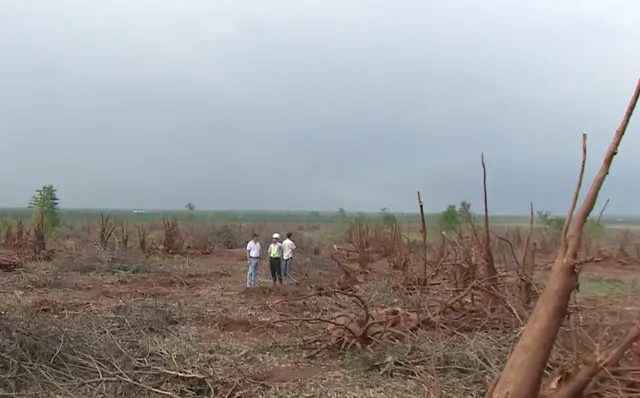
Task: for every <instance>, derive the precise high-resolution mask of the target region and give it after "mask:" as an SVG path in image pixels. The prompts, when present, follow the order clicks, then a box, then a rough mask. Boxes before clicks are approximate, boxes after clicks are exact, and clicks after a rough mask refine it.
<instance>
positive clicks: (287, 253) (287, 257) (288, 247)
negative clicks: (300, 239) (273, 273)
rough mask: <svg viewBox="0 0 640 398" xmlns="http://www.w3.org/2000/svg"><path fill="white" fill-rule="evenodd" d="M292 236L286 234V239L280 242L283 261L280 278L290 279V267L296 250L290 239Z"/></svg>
mask: <svg viewBox="0 0 640 398" xmlns="http://www.w3.org/2000/svg"><path fill="white" fill-rule="evenodd" d="M292 236H293V234H292V233H291V232H287V239H285V240H284V242H282V251H283V256H282V258H283V259H284V269H283V270H282V276H283V277H285V278H291V266H292V265H293V252H294V251H295V250H296V244H295V243H293V241H292V240H291V237H292Z"/></svg>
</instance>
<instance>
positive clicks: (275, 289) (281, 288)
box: [238, 284, 309, 297]
mask: <svg viewBox="0 0 640 398" xmlns="http://www.w3.org/2000/svg"><path fill="white" fill-rule="evenodd" d="M238 294H240V295H242V296H247V297H265V296H276V297H302V296H306V295H307V294H309V291H308V290H307V289H306V288H304V287H300V286H297V285H290V284H287V285H276V286H257V287H254V288H246V289H244V290H242V291H240V292H239V293H238Z"/></svg>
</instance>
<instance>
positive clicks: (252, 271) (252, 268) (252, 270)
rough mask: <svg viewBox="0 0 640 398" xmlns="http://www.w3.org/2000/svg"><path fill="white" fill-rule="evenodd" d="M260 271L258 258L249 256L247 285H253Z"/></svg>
mask: <svg viewBox="0 0 640 398" xmlns="http://www.w3.org/2000/svg"><path fill="white" fill-rule="evenodd" d="M259 272H260V258H259V257H250V258H249V270H248V271H247V287H254V286H255V285H256V281H257V280H258V273H259Z"/></svg>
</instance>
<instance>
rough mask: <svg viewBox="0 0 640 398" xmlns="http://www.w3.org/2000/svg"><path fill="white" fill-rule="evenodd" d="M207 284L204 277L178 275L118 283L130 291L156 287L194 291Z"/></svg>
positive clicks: (126, 280)
mask: <svg viewBox="0 0 640 398" xmlns="http://www.w3.org/2000/svg"><path fill="white" fill-rule="evenodd" d="M205 282H206V280H205V278H203V277H180V276H178V275H171V276H159V277H158V276H145V277H141V278H135V279H121V280H119V281H118V284H119V285H126V286H127V288H129V289H135V288H154V287H161V288H182V289H192V288H195V287H197V286H199V285H202V284H203V283H205Z"/></svg>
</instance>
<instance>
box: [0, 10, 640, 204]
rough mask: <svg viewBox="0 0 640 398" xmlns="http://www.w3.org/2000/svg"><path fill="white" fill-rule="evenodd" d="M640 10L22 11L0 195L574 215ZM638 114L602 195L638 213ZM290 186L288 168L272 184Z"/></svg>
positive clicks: (1, 20) (11, 46)
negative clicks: (458, 206) (469, 206)
mask: <svg viewBox="0 0 640 398" xmlns="http://www.w3.org/2000/svg"><path fill="white" fill-rule="evenodd" d="M637 37H640V3H637V2H636V1H633V0H626V1H617V2H612V3H606V4H605V3H602V2H596V1H580V2H579V1H577V0H571V1H565V2H556V1H553V2H552V1H551V0H541V1H538V2H530V3H526V4H516V3H513V2H507V1H506V0H491V1H485V2H477V1H472V0H461V1H456V2H435V1H418V0H405V1H400V2H390V1H382V0H373V1H366V2H365V1H359V0H341V1H336V0H324V1H319V0H308V1H303V0H300V1H295V2H294V1H285V0H269V1H256V0H233V1H220V0H215V1H214V0H190V1H188V2H178V1H169V0H155V1H144V0H135V1H131V0H129V1H125V0H111V1H109V2H99V1H87V0H84V1H83V0H58V1H56V2H52V1H48V0H20V1H18V0H11V1H7V2H5V3H3V11H2V13H0V51H1V53H2V54H3V57H2V59H3V60H2V63H1V64H0V65H2V67H1V69H0V70H1V71H2V73H1V74H0V87H2V88H3V89H2V91H1V92H0V131H2V138H3V140H2V141H3V142H2V144H3V145H2V148H3V152H2V153H3V156H1V157H0V167H2V169H3V170H4V172H3V173H2V175H1V177H0V184H2V187H3V188H4V189H3V195H2V200H1V202H0V204H2V205H5V206H21V205H24V204H26V202H28V199H29V197H30V195H31V193H32V192H33V191H34V190H35V189H36V188H38V187H39V186H41V185H43V184H47V183H52V184H54V185H55V186H56V187H57V188H58V189H59V191H60V196H61V201H62V204H63V205H64V206H65V207H109V208H132V207H145V208H179V207H182V206H183V205H184V203H186V202H187V201H193V202H194V203H196V205H197V206H198V207H200V208H203V209H204V208H209V209H229V208H253V209H291V210H299V209H320V210H322V209H325V210H334V209H337V208H338V207H344V208H346V209H350V210H377V209H379V208H380V207H382V206H386V207H388V208H390V209H392V210H397V211H413V210H414V209H415V207H416V205H415V203H416V198H415V191H416V190H418V189H419V190H421V191H422V193H423V197H424V199H425V203H426V207H427V208H428V210H432V211H435V210H439V209H441V208H443V207H444V206H445V205H446V204H447V203H451V202H459V201H460V200H462V199H467V200H470V201H471V202H472V203H477V205H476V206H478V207H479V206H480V200H481V197H482V191H481V187H482V185H481V183H482V181H481V169H480V153H481V152H484V153H485V156H486V159H487V165H488V171H489V190H490V192H489V194H490V207H491V210H492V211H494V212H496V213H503V214H505V213H526V211H527V208H528V204H529V202H533V203H534V205H535V206H536V207H537V208H544V209H549V210H551V211H554V212H562V213H564V212H565V211H566V208H567V205H568V202H569V199H570V195H571V191H572V189H573V184H574V182H575V178H576V175H577V170H578V166H579V157H580V135H581V133H582V132H583V131H586V132H588V133H589V134H590V135H589V148H590V151H589V160H590V162H589V165H588V176H589V177H591V176H593V174H594V173H595V171H596V170H597V168H598V167H599V162H600V159H601V156H602V154H603V153H604V151H605V149H606V146H607V145H608V142H609V140H610V138H611V136H612V134H613V131H614V130H615V128H616V127H617V125H618V123H619V121H620V118H621V116H622V113H623V111H624V109H625V107H626V104H627V101H628V99H629V97H630V95H631V91H632V89H633V86H634V84H635V83H636V81H637V78H638V76H639V74H638V65H639V64H640V54H639V53H638V52H637V51H635V48H636V47H637V45H636V41H637V40H636V39H637ZM639 126H640V123H639V122H638V121H637V120H636V121H633V122H632V125H631V126H630V129H629V131H628V136H627V137H626V138H625V142H624V144H623V145H624V147H623V149H622V150H621V152H620V155H619V157H618V158H617V159H616V164H615V165H614V168H613V170H612V173H611V175H610V179H609V181H608V182H607V184H606V186H605V189H604V192H603V196H604V197H609V198H611V204H610V207H609V211H610V212H611V213H637V210H636V203H635V198H636V197H638V195H640V187H639V186H638V184H635V182H636V181H638V180H639V179H640V178H639V177H640V173H639V172H638V166H640V163H639V162H640V160H638V158H637V157H635V156H634V154H633V153H634V147H637V146H638V145H640V134H639V133H640V128H639ZM278 176H282V177H280V178H279V177H278Z"/></svg>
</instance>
